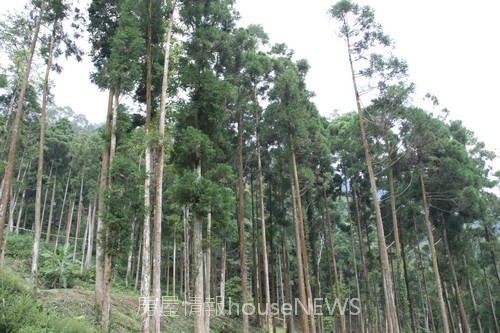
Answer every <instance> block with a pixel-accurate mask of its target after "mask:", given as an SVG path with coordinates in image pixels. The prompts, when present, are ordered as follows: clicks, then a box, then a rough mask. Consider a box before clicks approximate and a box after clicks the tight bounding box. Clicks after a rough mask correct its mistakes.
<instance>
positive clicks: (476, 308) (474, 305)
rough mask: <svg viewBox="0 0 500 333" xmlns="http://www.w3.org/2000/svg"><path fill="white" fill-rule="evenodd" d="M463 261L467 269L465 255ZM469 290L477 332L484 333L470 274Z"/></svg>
mask: <svg viewBox="0 0 500 333" xmlns="http://www.w3.org/2000/svg"><path fill="white" fill-rule="evenodd" d="M462 259H463V261H464V265H465V267H466V268H467V259H465V255H463V256H462ZM466 272H467V271H466ZM466 274H467V273H466ZM467 288H468V290H469V297H470V299H471V302H472V307H473V309H474V320H475V321H476V325H477V331H478V332H479V333H483V326H482V325H481V317H480V315H479V309H478V307H477V302H476V297H475V296H474V288H473V287H472V282H471V280H470V277H469V276H468V274H467Z"/></svg>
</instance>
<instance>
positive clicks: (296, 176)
mask: <svg viewBox="0 0 500 333" xmlns="http://www.w3.org/2000/svg"><path fill="white" fill-rule="evenodd" d="M289 141H290V142H292V140H291V139H290V140H289ZM291 158H292V170H293V179H294V185H295V195H296V199H297V211H298V218H299V231H300V246H301V247H302V261H303V268H304V278H305V286H306V291H307V306H309V308H310V309H312V299H313V294H312V291H311V282H310V278H309V272H310V270H309V259H308V256H307V246H306V236H305V230H304V215H303V211H302V199H301V196H300V183H299V174H298V172H297V161H296V159H295V147H294V146H293V143H292V144H291ZM309 312H310V313H309V319H310V331H311V333H315V332H316V320H315V318H314V311H309Z"/></svg>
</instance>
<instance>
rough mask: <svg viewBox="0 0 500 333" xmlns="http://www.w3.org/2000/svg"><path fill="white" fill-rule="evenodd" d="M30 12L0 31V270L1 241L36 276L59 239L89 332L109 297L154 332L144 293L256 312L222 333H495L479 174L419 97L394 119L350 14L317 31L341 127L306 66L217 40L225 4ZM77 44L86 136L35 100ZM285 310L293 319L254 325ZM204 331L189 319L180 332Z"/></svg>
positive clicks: (474, 149)
mask: <svg viewBox="0 0 500 333" xmlns="http://www.w3.org/2000/svg"><path fill="white" fill-rule="evenodd" d="M30 6H31V7H30V8H31V14H32V15H31V16H28V17H29V18H28V19H26V18H23V16H22V15H21V14H17V15H12V16H9V17H6V18H5V19H4V20H3V22H2V25H1V32H0V33H1V36H2V41H3V42H4V43H3V45H2V51H3V52H4V53H5V54H7V55H8V57H9V64H8V65H7V67H5V68H3V69H2V70H3V73H2V76H1V79H2V80H0V83H1V84H2V96H1V98H0V103H1V105H2V113H1V135H2V144H1V147H0V148H1V154H2V156H3V158H2V160H3V161H6V163H5V164H2V165H1V170H2V173H3V180H2V190H1V202H0V238H3V247H2V257H0V258H3V253H5V250H6V244H7V238H8V233H9V232H14V231H15V232H19V230H21V231H22V230H25V232H30V231H32V232H33V235H34V241H33V260H32V273H33V276H34V277H35V278H37V274H38V257H39V244H40V242H41V241H42V235H43V234H45V239H44V240H45V242H46V243H51V244H52V242H54V243H55V250H56V251H57V249H58V243H63V242H62V240H60V238H61V239H62V237H63V235H64V243H65V244H69V243H72V244H71V245H72V246H73V252H74V255H73V259H74V260H80V262H81V270H82V272H83V271H87V272H90V271H94V272H95V276H94V281H95V293H96V304H97V307H96V308H97V319H98V321H99V323H100V324H101V328H102V329H103V330H104V331H107V330H108V329H109V325H110V306H111V301H110V292H111V288H112V283H113V282H115V283H123V284H124V285H125V287H127V288H131V289H134V290H136V288H137V287H138V283H139V280H140V296H141V304H142V305H143V306H141V308H140V310H141V318H142V331H143V332H149V331H150V330H153V331H154V332H160V329H161V325H162V321H161V316H162V303H161V300H162V298H161V297H162V295H165V294H167V295H177V296H179V297H180V298H181V299H184V300H185V301H187V302H193V301H202V302H208V301H209V300H210V299H215V298H216V297H220V299H222V300H226V299H227V298H228V297H231V298H232V301H233V302H236V301H238V302H239V303H241V304H248V303H252V302H253V304H254V306H255V307H256V308H259V305H260V309H261V310H262V311H261V312H262V313H264V315H262V314H257V315H254V316H249V315H248V314H247V313H243V314H242V323H243V324H242V326H243V331H244V332H248V331H249V329H250V320H254V323H255V324H256V325H258V326H263V327H265V329H266V331H268V332H270V331H272V330H273V327H276V326H286V327H287V328H288V329H290V331H294V328H295V326H296V325H297V323H296V320H297V321H298V326H299V328H300V331H301V332H324V331H333V330H335V331H340V332H347V331H358V332H372V331H387V332H391V333H396V332H397V333H399V332H406V331H411V332H421V331H425V332H450V331H451V332H457V331H458V330H462V331H464V332H471V331H477V332H488V331H495V330H497V331H498V322H497V319H496V313H495V309H496V302H498V295H497V293H495V292H494V290H498V288H496V287H498V284H500V274H499V272H498V265H497V262H496V254H495V253H496V248H497V246H498V245H497V239H496V238H497V233H498V217H499V214H500V211H499V207H500V205H499V200H498V197H497V196H496V195H495V194H493V193H492V192H491V191H489V190H488V189H492V188H494V187H495V186H497V182H496V180H495V177H494V175H493V174H492V170H491V168H490V167H489V162H490V161H491V160H492V159H493V158H494V157H495V156H494V154H493V153H491V152H489V151H488V150H486V149H485V146H484V144H483V143H482V142H480V141H478V140H477V138H475V137H474V135H473V133H472V132H470V131H469V130H467V129H466V128H465V127H464V125H463V124H462V123H461V122H459V121H449V120H447V117H446V116H447V113H446V112H445V111H436V110H437V109H438V108H437V104H438V103H437V99H436V98H435V97H433V96H430V95H429V96H427V97H428V98H429V99H430V100H431V101H432V102H434V107H432V109H430V110H428V111H432V112H434V113H429V112H426V111H425V110H423V109H421V108H419V107H416V106H414V105H412V103H411V100H412V96H413V90H414V86H413V84H410V83H408V82H407V75H406V72H407V65H406V63H405V62H404V61H403V60H400V59H398V58H397V57H395V56H394V55H393V54H392V52H393V50H392V48H391V47H392V46H391V45H392V41H391V39H390V38H389V37H388V36H387V35H385V34H384V32H383V31H382V28H381V26H380V25H379V24H378V23H376V21H375V19H374V13H373V10H372V9H371V8H369V7H366V6H364V7H361V6H358V5H357V4H355V3H352V2H350V1H348V0H342V1H340V2H338V3H337V4H335V5H334V6H332V8H331V11H330V13H329V14H330V16H331V17H332V18H334V19H335V21H337V22H338V32H339V35H340V36H341V37H342V38H343V39H344V40H345V42H346V50H347V52H348V59H349V62H348V63H347V64H346V65H348V66H350V69H351V72H352V85H353V88H354V98H355V102H356V106H357V110H356V112H353V113H344V114H342V115H335V116H333V117H332V118H330V119H328V118H325V117H324V116H321V115H320V114H319V112H318V110H317V109H316V107H315V105H314V103H312V101H311V97H312V96H313V92H311V91H309V90H308V89H307V85H306V83H305V82H306V77H307V72H308V69H309V65H308V63H307V61H306V60H303V59H301V60H296V59H294V57H293V51H292V50H289V49H288V48H287V46H286V45H284V44H274V45H272V44H270V43H269V40H268V36H267V35H266V33H265V31H264V30H263V28H262V27H260V26H255V25H251V26H248V27H245V28H242V27H238V26H237V16H238V14H237V12H236V11H235V10H234V7H233V6H234V1H233V0H219V1H175V0H174V1H166V2H163V1H157V0H147V1H133V0H121V1H102V0H94V1H92V2H91V4H90V7H89V8H88V14H89V20H88V22H83V21H81V19H80V18H81V16H82V15H81V12H80V10H78V9H77V8H74V6H73V4H72V3H70V2H69V1H61V0H48V1H44V0H42V1H35V2H33V3H30ZM69 18H71V24H69V23H67V22H66V23H65V20H67V19H69ZM82 27H85V28H86V29H87V30H88V32H89V36H90V43H91V46H92V51H91V57H92V61H93V63H94V65H95V71H94V72H93V73H92V74H91V79H92V81H93V82H94V83H95V84H96V85H98V87H99V88H101V89H103V90H107V91H108V92H109V101H108V105H107V111H106V112H107V117H106V123H105V124H104V125H103V126H102V127H100V128H94V127H92V126H89V125H88V123H87V122H86V120H85V119H84V118H82V117H81V116H78V115H75V114H74V113H73V112H72V111H71V110H70V109H68V108H59V107H57V106H55V105H54V104H53V102H52V100H51V96H50V80H49V75H50V72H51V70H53V69H56V70H60V67H59V66H58V65H57V63H56V60H57V58H58V56H60V55H63V54H65V55H66V56H73V55H76V57H77V59H79V58H80V57H81V51H80V50H79V48H78V45H79V43H82V42H81V41H79V40H78V39H75V38H77V37H79V35H80V32H81V31H80V29H81V28H82ZM37 41H40V45H39V47H38V48H37ZM30 43H31V44H30ZM36 63H42V64H43V63H45V68H46V69H45V71H44V73H45V74H44V75H43V79H40V78H39V77H38V76H37V75H30V73H31V68H32V67H33V66H32V65H33V64H36ZM37 69H38V68H35V73H36V72H37ZM124 99H125V100H127V99H128V100H130V99H132V100H134V102H135V103H133V104H132V103H125V102H121V100H124ZM104 107H105V106H103V109H104ZM9 142H10V144H8V143H9ZM35 162H36V163H35ZM35 165H37V167H36V168H35ZM35 170H36V171H35ZM496 176H498V174H497V175H496ZM75 212H76V214H74V213H75ZM4 225H5V226H6V228H4ZM56 225H57V227H56ZM61 229H62V230H61ZM0 260H1V259H0ZM93 260H94V261H93ZM93 262H95V270H94V268H93V267H92V266H91V265H92V263H93ZM139 278H140V279H139ZM132 281H135V282H134V283H132ZM296 286H297V288H296ZM315 299H321V300H323V302H324V303H326V302H329V303H330V304H340V305H342V306H344V305H345V304H356V303H352V300H353V299H357V300H358V303H357V304H359V312H356V313H355V315H353V314H352V313H350V312H349V308H347V310H346V312H345V313H341V311H335V313H334V314H333V316H332V315H325V316H317V315H315V314H314V313H313V312H312V311H311V312H307V311H306V309H305V308H306V307H307V306H309V307H311V308H312V307H313V305H314V304H315ZM295 300H297V301H300V303H298V302H296V301H295ZM285 303H286V304H293V306H294V310H295V311H296V313H297V317H295V316H290V315H287V316H285V315H282V316H274V315H273V316H272V315H271V311H270V309H271V304H280V305H281V304H285ZM144 304H147V306H144ZM150 304H151V305H153V306H152V307H150V306H149V305H150ZM207 304H208V303H207ZM299 304H302V305H304V307H301V306H300V305H299ZM264 309H268V311H264ZM323 309H324V311H325V314H326V311H327V310H326V309H327V307H326V306H325V307H324V308H323ZM211 316H213V313H212V312H211V311H210V310H209V309H207V310H206V311H199V312H195V313H194V323H195V331H196V332H208V331H209V329H210V317H211ZM150 318H152V321H151V320H150ZM150 326H151V327H150Z"/></svg>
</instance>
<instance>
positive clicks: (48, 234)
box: [45, 175, 57, 244]
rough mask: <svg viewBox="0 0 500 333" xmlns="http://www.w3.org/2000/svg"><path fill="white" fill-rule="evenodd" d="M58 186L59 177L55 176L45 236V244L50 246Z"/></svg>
mask: <svg viewBox="0 0 500 333" xmlns="http://www.w3.org/2000/svg"><path fill="white" fill-rule="evenodd" d="M56 184H57V175H54V184H52V194H51V195H50V208H49V221H48V222H47V234H46V235H45V244H48V243H49V240H50V229H51V226H52V216H53V213H54V204H55V195H56Z"/></svg>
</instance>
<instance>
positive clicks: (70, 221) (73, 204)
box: [54, 198, 76, 251]
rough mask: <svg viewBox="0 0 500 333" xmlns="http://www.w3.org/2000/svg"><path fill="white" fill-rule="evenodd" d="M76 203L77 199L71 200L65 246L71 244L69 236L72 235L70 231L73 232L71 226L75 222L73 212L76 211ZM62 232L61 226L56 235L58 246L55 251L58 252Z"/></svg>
mask: <svg viewBox="0 0 500 333" xmlns="http://www.w3.org/2000/svg"><path fill="white" fill-rule="evenodd" d="M75 201H76V199H75V198H73V199H71V202H70V204H69V206H68V214H67V215H66V236H65V237H64V240H65V242H64V244H66V243H68V242H69V235H70V231H71V224H72V222H73V211H74V210H75ZM60 231H61V225H59V226H58V228H57V235H56V245H55V249H54V251H55V250H57V244H58V242H59V233H60Z"/></svg>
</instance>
